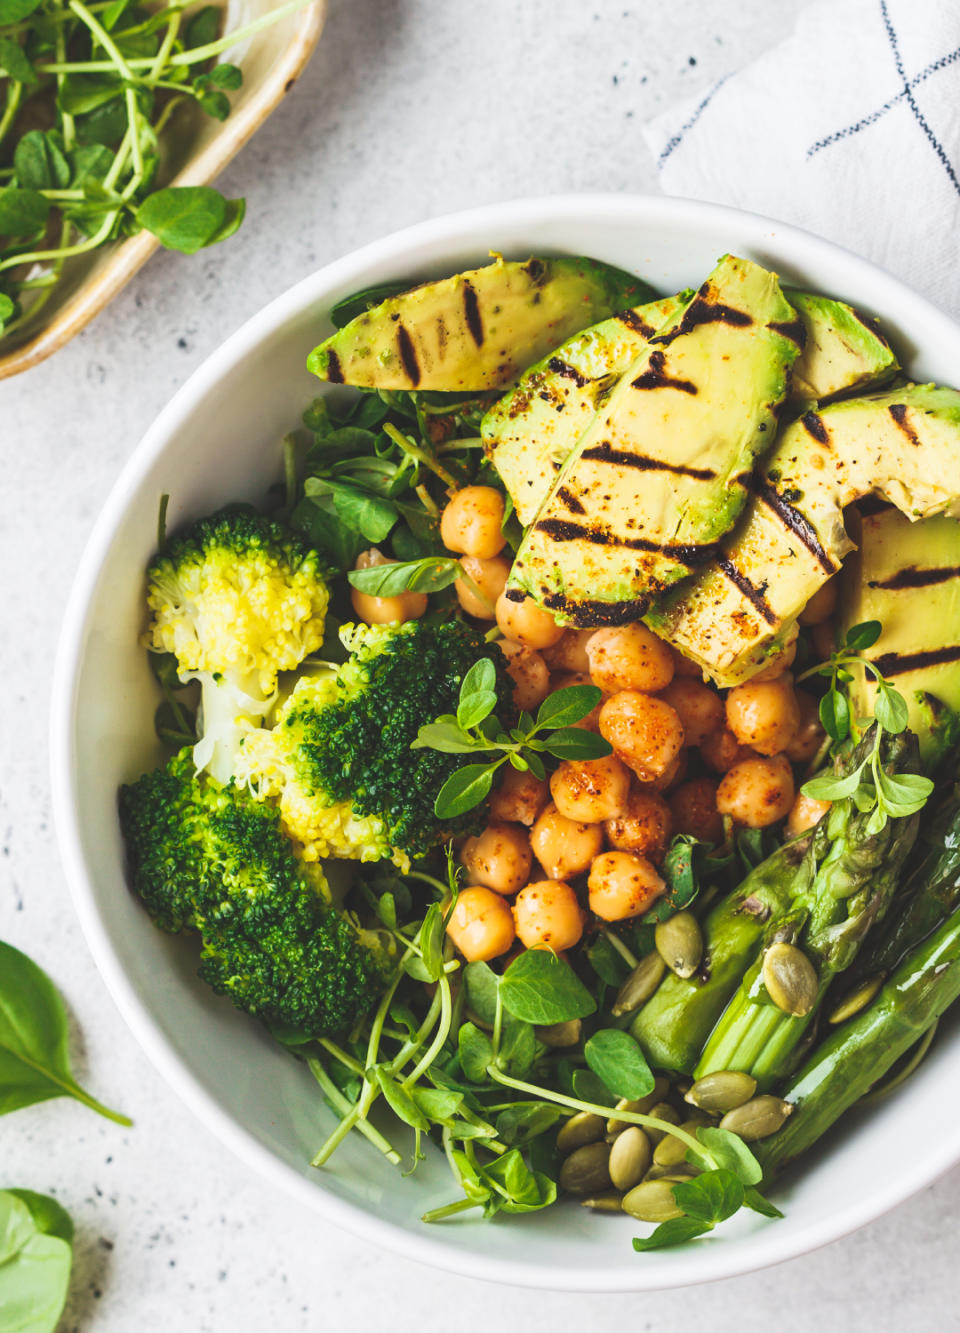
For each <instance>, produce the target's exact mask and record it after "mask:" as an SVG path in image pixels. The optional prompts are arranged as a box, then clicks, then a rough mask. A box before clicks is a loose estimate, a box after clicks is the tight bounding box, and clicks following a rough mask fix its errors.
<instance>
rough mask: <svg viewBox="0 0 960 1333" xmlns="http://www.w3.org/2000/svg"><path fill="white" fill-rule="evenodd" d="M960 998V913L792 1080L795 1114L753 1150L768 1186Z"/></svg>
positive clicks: (788, 1096)
mask: <svg viewBox="0 0 960 1333" xmlns="http://www.w3.org/2000/svg"><path fill="white" fill-rule="evenodd" d="M958 996H960V911H955V912H954V913H953V915H952V916H949V917H947V919H946V920H945V921H944V922H943V923H942V925H941V926H940V927H939V928H938V929H937V930H936V931H935V932H934V934H933V935H931V936H929V938H928V939H926V940H925V941H924V942H923V943H922V944H919V945H916V946H915V947H914V948H913V949H912V951H911V952H910V953H909V954H907V956H906V958H905V959H904V960H903V962H902V963H901V964H900V966H899V967H898V968H897V970H896V971H895V972H894V973H893V975H892V976H891V977H890V979H889V980H888V981H887V983H886V985H885V986H884V987H883V989H882V990H881V991H880V993H879V995H878V996H877V998H876V999H875V1000H874V1001H873V1003H872V1004H871V1005H870V1006H869V1007H868V1008H866V1009H864V1010H863V1011H862V1012H861V1013H860V1014H858V1015H856V1016H855V1017H854V1018H851V1019H850V1020H849V1021H848V1022H847V1023H845V1024H844V1025H843V1026H842V1027H840V1028H837V1030H836V1031H835V1032H833V1033H832V1034H831V1035H830V1036H829V1037H828V1038H827V1040H826V1041H825V1042H823V1043H822V1045H820V1046H818V1047H817V1049H816V1050H815V1052H814V1053H813V1055H812V1056H811V1057H810V1058H809V1059H808V1060H807V1062H806V1063H805V1064H804V1066H803V1067H802V1068H801V1069H800V1070H799V1072H798V1073H797V1074H795V1075H794V1077H793V1078H792V1079H791V1080H790V1083H789V1084H788V1086H787V1087H786V1089H785V1090H784V1092H783V1097H784V1099H785V1100H786V1101H788V1102H790V1103H791V1104H792V1106H793V1108H794V1110H793V1114H792V1115H791V1116H790V1119H789V1120H788V1121H787V1122H786V1124H785V1125H784V1126H783V1128H782V1129H779V1130H777V1132H776V1133H775V1134H772V1135H771V1136H770V1138H768V1139H764V1140H763V1141H762V1142H760V1143H757V1144H756V1145H754V1152H755V1153H756V1155H757V1157H758V1158H759V1160H760V1163H761V1165H762V1166H763V1169H764V1177H765V1179H769V1178H770V1177H771V1176H772V1175H774V1174H775V1173H776V1172H777V1171H779V1170H781V1169H782V1168H783V1167H784V1166H785V1165H786V1164H787V1162H789V1161H791V1160H792V1159H793V1158H795V1157H797V1156H798V1155H799V1154H800V1153H802V1152H805V1151H806V1149H807V1148H809V1147H810V1146H811V1144H813V1143H814V1142H816V1140H817V1139H819V1138H820V1136H821V1135H822V1134H824V1133H826V1131H827V1130H828V1129H829V1128H830V1126H831V1125H832V1124H833V1123H834V1121H836V1120H838V1119H839V1117H840V1116H841V1115H843V1113H844V1111H846V1110H847V1109H848V1108H849V1107H851V1106H853V1104H854V1103H855V1102H857V1101H859V1099H860V1098H861V1097H863V1096H864V1095H865V1094H866V1093H867V1092H869V1091H870V1089H871V1087H873V1085H874V1084H875V1083H877V1082H878V1081H879V1080H880V1079H881V1078H882V1077H883V1075H884V1074H885V1073H886V1072H887V1071H888V1070H889V1069H890V1068H891V1067H892V1066H893V1065H894V1064H895V1063H896V1061H897V1060H898V1059H899V1058H900V1057H901V1056H902V1055H903V1054H904V1053H905V1052H906V1051H908V1050H909V1049H910V1047H911V1046H913V1045H914V1044H915V1043H916V1042H917V1041H918V1040H919V1038H920V1037H921V1036H922V1035H923V1033H924V1032H926V1031H927V1030H928V1029H929V1028H930V1026H931V1024H933V1023H935V1022H936V1020H937V1019H938V1018H939V1017H940V1015H941V1014H942V1013H943V1011H944V1010H945V1009H946V1008H947V1007H948V1005H951V1004H952V1003H953V1002H954V1000H956V999H957V998H958Z"/></svg>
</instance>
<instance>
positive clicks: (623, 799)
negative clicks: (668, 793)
mask: <svg viewBox="0 0 960 1333" xmlns="http://www.w3.org/2000/svg"><path fill="white" fill-rule="evenodd" d="M629 792H630V772H629V770H628V769H626V768H624V766H623V764H621V762H620V760H619V759H618V758H617V757H616V755H612V754H611V755H606V756H605V757H604V758H603V759H565V760H564V761H563V763H562V764H561V765H560V766H559V768H558V769H557V770H556V772H555V773H553V774H552V775H551V778H550V795H551V796H552V797H553V799H554V803H555V804H556V807H557V809H558V810H559V811H560V813H561V814H562V815H565V816H566V817H567V819H572V820H574V821H575V822H576V823H578V824H580V823H582V824H599V823H602V821H603V820H605V819H613V818H615V817H616V816H617V815H619V814H622V813H623V811H624V810H625V809H626V807H627V797H628V795H629Z"/></svg>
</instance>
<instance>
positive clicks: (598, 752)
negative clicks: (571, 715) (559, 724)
mask: <svg viewBox="0 0 960 1333" xmlns="http://www.w3.org/2000/svg"><path fill="white" fill-rule="evenodd" d="M543 748H544V749H545V750H546V752H547V754H552V755H553V757H554V758H555V759H603V758H604V757H605V756H606V755H608V754H613V746H612V745H611V744H610V742H609V741H606V740H604V738H603V737H602V736H599V735H598V734H597V733H596V732H595V731H586V730H584V729H583V728H582V727H564V728H561V729H560V730H559V731H552V732H551V733H550V735H549V736H547V737H546V739H545V740H544V742H543Z"/></svg>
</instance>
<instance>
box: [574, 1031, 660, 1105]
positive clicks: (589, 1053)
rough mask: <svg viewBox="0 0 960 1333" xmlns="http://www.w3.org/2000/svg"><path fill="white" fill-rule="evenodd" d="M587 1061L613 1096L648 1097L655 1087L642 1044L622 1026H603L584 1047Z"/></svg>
mask: <svg viewBox="0 0 960 1333" xmlns="http://www.w3.org/2000/svg"><path fill="white" fill-rule="evenodd" d="M583 1054H584V1056H585V1058H586V1061H587V1064H588V1065H589V1066H590V1068H591V1069H592V1070H593V1072H594V1073H595V1074H596V1075H597V1076H598V1077H599V1078H601V1079H602V1080H603V1083H604V1085H605V1086H606V1088H607V1089H608V1090H609V1091H610V1092H611V1093H612V1094H613V1096H614V1097H629V1098H636V1097H646V1095H647V1093H649V1092H652V1091H653V1088H654V1082H655V1080H654V1077H653V1074H652V1073H651V1072H650V1066H649V1065H648V1064H647V1061H646V1058H645V1057H644V1054H643V1051H642V1050H641V1049H640V1045H639V1043H638V1042H637V1041H636V1040H635V1039H634V1038H633V1037H631V1036H630V1033H629V1032H622V1031H621V1030H620V1029H619V1028H600V1030H599V1031H598V1032H595V1033H594V1034H593V1036H592V1037H590V1038H589V1040H588V1041H587V1043H586V1045H585V1046H584V1048H583Z"/></svg>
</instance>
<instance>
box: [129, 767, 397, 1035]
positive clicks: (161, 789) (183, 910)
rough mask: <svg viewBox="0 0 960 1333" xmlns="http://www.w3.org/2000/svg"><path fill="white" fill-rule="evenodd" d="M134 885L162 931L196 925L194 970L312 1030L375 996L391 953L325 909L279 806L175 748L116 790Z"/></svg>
mask: <svg viewBox="0 0 960 1333" xmlns="http://www.w3.org/2000/svg"><path fill="white" fill-rule="evenodd" d="M120 821H121V827H122V829H123V833H124V837H125V838H126V842H127V850H128V854H129V860H130V870H131V876H132V882H133V887H134V889H135V890H136V892H137V893H138V894H139V896H140V897H141V898H142V899H143V902H144V904H145V905H146V907H147V910H148V911H149V912H150V914H151V915H152V916H153V917H154V919H155V920H156V922H157V924H158V925H160V926H162V927H163V928H164V929H166V930H171V931H179V930H183V929H185V928H186V929H194V930H198V931H199V932H200V934H201V936H202V938H203V950H202V961H201V965H200V975H201V977H203V979H204V980H205V981H207V982H208V983H209V984H210V985H211V986H212V987H213V988H214V990H216V991H218V992H219V993H221V994H225V995H229V996H230V998H231V999H232V1000H233V1001H234V1003H235V1004H236V1005H237V1006H238V1007H239V1008H241V1009H245V1010H246V1011H247V1012H248V1013H252V1014H257V1015H258V1016H259V1017H261V1018H262V1019H264V1020H265V1021H266V1022H268V1023H270V1024H271V1025H274V1026H282V1027H288V1028H295V1029H297V1030H299V1031H302V1032H305V1033H309V1034H311V1035H313V1036H324V1035H327V1034H329V1033H333V1032H336V1031H339V1030H341V1029H342V1028H344V1027H345V1026H347V1025H348V1024H349V1023H351V1022H353V1021H355V1019H356V1018H358V1017H359V1016H361V1015H362V1014H363V1013H365V1012H366V1010H367V1009H368V1008H369V1007H370V1005H371V1004H372V1003H373V1002H374V1000H375V999H376V997H377V996H378V995H379V994H380V993H381V991H382V989H383V986H384V980H385V976H386V974H387V972H388V970H389V966H390V958H389V955H388V953H387V951H386V949H385V948H384V946H383V944H382V943H381V941H380V937H379V936H377V935H375V934H374V933H372V932H368V931H364V930H363V929H362V928H361V927H360V926H359V925H358V924H357V923H356V922H355V921H354V920H353V918H352V917H351V916H350V915H349V914H347V913H344V912H341V911H338V910H337V909H335V908H334V907H333V906H332V905H331V901H330V894H329V890H328V888H327V884H326V880H325V878H324V876H323V874H322V872H321V870H320V868H319V867H318V866H310V867H307V866H304V865H302V864H301V863H300V862H299V860H298V859H297V857H296V856H295V854H294V852H293V848H292V846H291V844H290V842H289V841H288V839H287V838H286V836H285V835H284V833H283V831H282V829H281V827H280V816H279V812H278V811H277V810H276V809H275V808H274V807H273V806H272V805H268V804H265V803H262V802H260V801H258V800H257V799H256V798H255V797H254V796H253V795H252V794H251V793H250V792H248V791H245V790H243V789H241V788H238V787H236V786H234V785H233V784H231V785H229V786H226V787H224V786H223V785H222V784H220V783H219V782H217V781H216V780H215V779H214V778H211V777H209V776H208V775H206V774H202V773H197V772H196V770H195V768H194V764H193V755H192V752H191V751H190V750H189V749H186V750H182V751H181V752H180V753H179V754H178V755H176V756H175V757H174V758H173V759H171V760H170V762H169V763H168V764H167V765H166V767H164V768H162V769H160V770H158V771H157V772H155V773H147V774H145V775H144V776H143V777H142V778H140V779H139V781H137V782H135V783H133V784H132V785H130V786H126V787H122V788H121V790H120Z"/></svg>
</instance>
